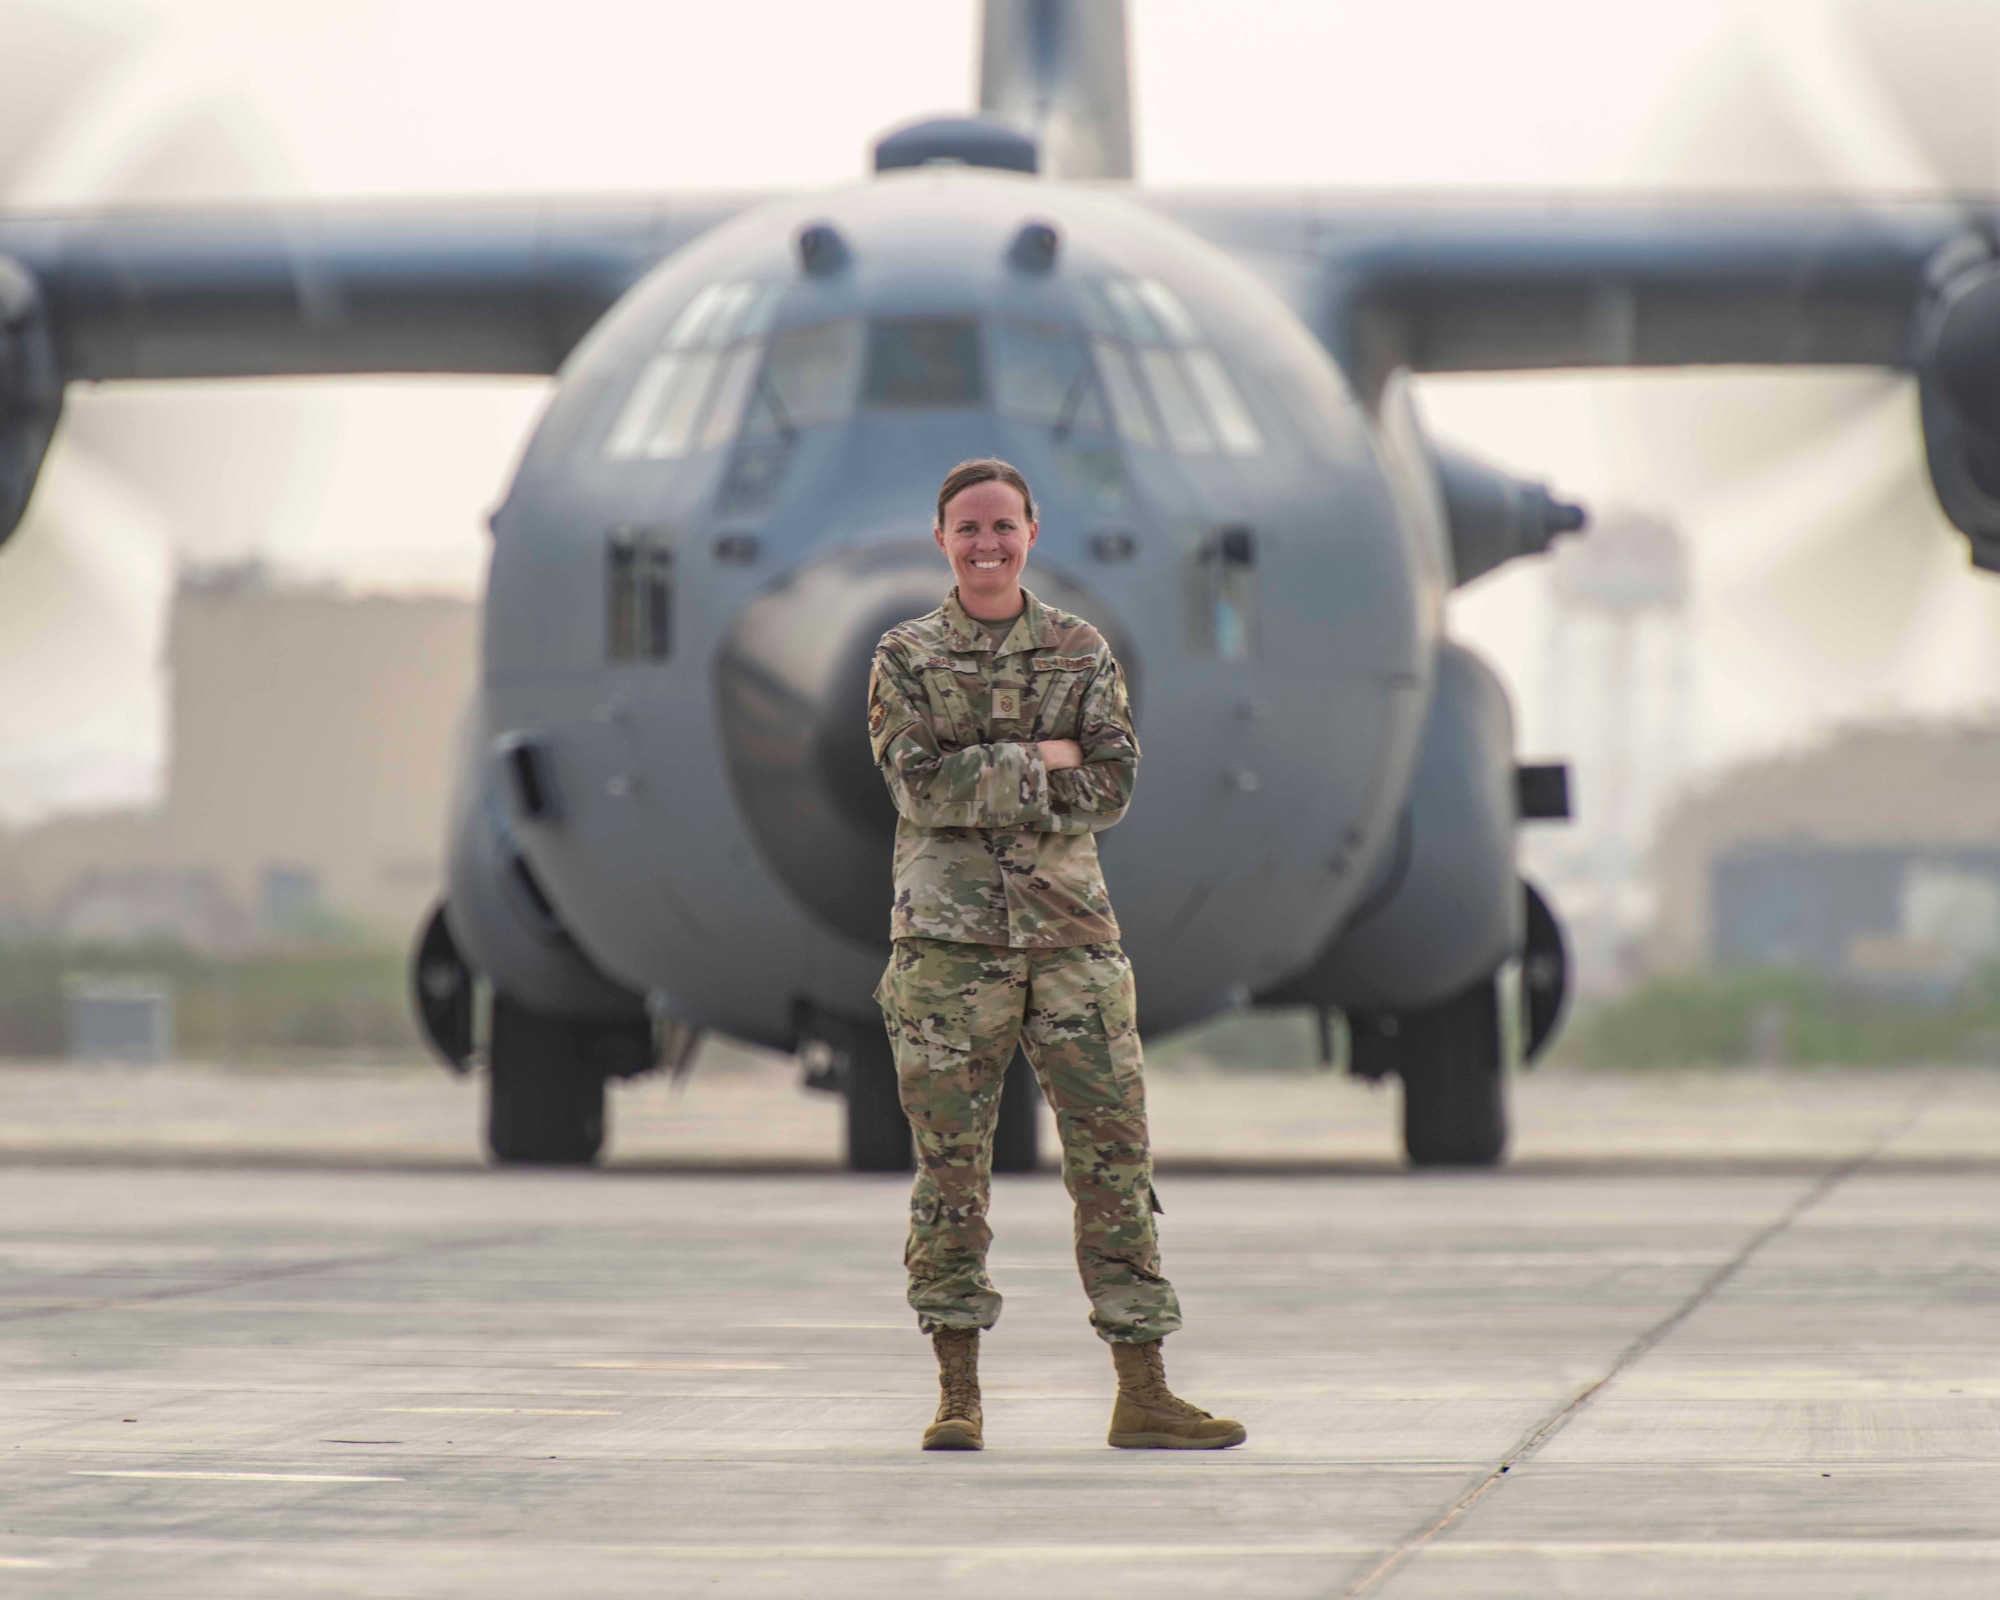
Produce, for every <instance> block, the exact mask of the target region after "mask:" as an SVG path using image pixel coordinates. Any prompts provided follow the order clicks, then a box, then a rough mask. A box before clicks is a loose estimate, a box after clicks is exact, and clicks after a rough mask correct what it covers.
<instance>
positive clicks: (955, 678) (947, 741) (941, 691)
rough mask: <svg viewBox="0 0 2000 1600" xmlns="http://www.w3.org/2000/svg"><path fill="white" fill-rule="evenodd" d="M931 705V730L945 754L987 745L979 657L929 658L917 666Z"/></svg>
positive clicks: (984, 682) (984, 689)
mask: <svg viewBox="0 0 2000 1600" xmlns="http://www.w3.org/2000/svg"><path fill="white" fill-rule="evenodd" d="M916 668H917V677H918V680H919V681H920V682H921V683H922V684H923V686H924V694H925V696H926V697H927V698H928V699H929V701H930V705H931V726H932V727H934V728H935V729H937V732H938V737H939V739H940V741H941V742H942V743H943V745H944V747H945V749H946V750H948V751H949V750H963V749H965V748H966V747H967V746H969V745H975V744H984V743H985V742H986V725H985V716H984V707H985V701H986V675H985V673H984V672H982V671H981V670H980V665H979V658H978V657H976V656H969V655H968V656H948V655H934V656H926V657H924V658H923V659H922V660H921V661H919V662H917V663H916Z"/></svg>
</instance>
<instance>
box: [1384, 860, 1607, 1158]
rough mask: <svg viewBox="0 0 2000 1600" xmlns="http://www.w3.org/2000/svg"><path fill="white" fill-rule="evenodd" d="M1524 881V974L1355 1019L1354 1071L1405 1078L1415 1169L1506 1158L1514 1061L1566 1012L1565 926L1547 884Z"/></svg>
mask: <svg viewBox="0 0 2000 1600" xmlns="http://www.w3.org/2000/svg"><path fill="white" fill-rule="evenodd" d="M1521 888H1522V893H1523V895H1524V896H1525V897H1526V907H1525V917H1524V926H1525V930H1526V939H1525V945H1524V948H1523V950H1522V954H1521V963H1520V968H1519V971H1518V973H1517V972H1516V971H1515V970H1514V969H1513V968H1511V967H1509V968H1507V969H1505V970H1503V971H1502V972H1500V973H1496V974H1494V975H1493V976H1491V977H1486V978H1481V979H1480V980H1479V981H1478V982H1476V983H1474V984H1472V985H1471V986H1470V987H1468V988H1466V989H1463V990H1461V991H1460V992H1459V993H1457V994H1455V995H1452V996H1451V997H1450V998H1449V999H1446V1000H1443V1001H1440V1002H1439V1003H1438V1004H1437V1005H1434V1006H1425V1007H1422V1008H1419V1009H1414V1010H1409V1011H1401V1012H1353V1013H1350V1014H1349V1016H1348V1029H1349V1033H1348V1039H1349V1049H1350V1051H1351V1056H1350V1066H1351V1069H1352V1070H1353V1071H1354V1073H1355V1074H1356V1075H1357V1076H1360V1077H1364V1078H1371V1079H1381V1078H1385V1077H1387V1076H1389V1075H1390V1074H1391V1073H1393V1074H1395V1075H1396V1076H1397V1077H1399V1078H1401V1079H1402V1081H1403V1149H1404V1152H1405V1153H1406V1154H1407V1155H1408V1156H1409V1159H1410V1165H1411V1166H1413V1167H1490V1166H1492V1165H1494V1164H1495V1163H1496V1162H1498V1161H1499V1159H1500V1157H1501V1155H1502V1154H1503V1153H1504V1152H1505V1151H1506V1148H1507V1088H1506V1084H1507V1072H1506V1068H1507V1065H1508V1061H1509V1058H1510V1057H1511V1056H1513V1055H1515V1054H1516V1053H1518V1055H1519V1056H1520V1058H1521V1059H1522V1060H1526V1061H1532V1060H1533V1059H1534V1058H1535V1057H1536V1056H1538V1055H1540V1054H1541V1052H1542V1050H1543V1049H1544V1048H1545V1047H1546V1045H1547V1044H1548V1042H1549V1040H1550V1038H1551V1037H1552V1036H1553V1035H1554V1033H1555V1030H1556V1024H1557V1023H1558V1021H1559V1020H1560V1019H1561V1016H1562V1008H1563V1001H1564V998H1565V996H1566V994H1567V992H1568V988H1569V956H1568V951H1567V950H1566V949H1565V948H1564V945H1563V937H1562V929H1561V926H1560V925H1559V924H1558V923H1557V921H1556V919H1555V915H1554V913H1553V912H1552V911H1551V910H1550V909H1549V905H1548V902H1547V901H1546V900H1544V899H1543V898H1542V894H1541V891H1540V890H1538V889H1537V888H1536V887H1535V886H1534V885H1533V884H1531V883H1525V882H1524V883H1523V884H1522V886H1521ZM1517 984H1518V989H1515V988H1514V986H1515V985H1517ZM1510 990H1512V991H1513V992H1510Z"/></svg>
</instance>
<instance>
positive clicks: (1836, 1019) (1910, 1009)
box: [1553, 967, 2000, 1067]
mask: <svg viewBox="0 0 2000 1600" xmlns="http://www.w3.org/2000/svg"><path fill="white" fill-rule="evenodd" d="M1553 1058H1554V1059H1555V1060H1556V1061H1558V1062H1562V1063H1565V1064H1569V1065H1575V1066H1586V1067H1689V1066H1706V1065H1718V1066H1726V1065H1735V1064H1747V1063H1758V1064H1769V1065H1776V1064H1780V1063H1788V1064H1798V1065H1801V1066H1810V1065H1819V1064H1826V1065H1855V1066H1861V1065H1878V1066H1892V1065H1900V1064H1903V1063H1907V1062H1922V1061H1991V1062H1996V1063H2000V967H1996V968H1989V969H1987V970H1986V971H1984V972H1981V973H1979V974H1977V975H1976V976H1975V977H1973V978H1971V979H1969V980H1968V981H1967V982H1966V983H1965V984H1964V985H1963V986H1962V987H1961V988H1960V989H1959V990H1958V991H1957V992H1956V993H1955V994H1949V995H1939V996H1935V997H1931V996H1924V995H1918V994H1912V993H1908V992H1893V991H1885V990H1877V989H1869V988H1863V987H1858V986H1850V985H1842V984H1836V983H1833V982H1831V981H1829V980H1828V979H1826V978H1823V977H1821V976H1819V975H1818V974H1816V973H1810V972H1795V971H1775V970H1741V971H1734V972H1705V973H1690V974H1686V975H1682V976H1676V977H1664V978H1655V979H1653V980H1652V981H1651V982H1649V983H1646V984H1643V985H1641V986H1640V987H1639V988H1636V989H1634V990H1632V991H1631V992H1630V993H1629V994H1626V995H1623V996H1621V997H1620V998H1618V999H1616V1000H1610V1001H1602V1002H1599V1003H1598V1004H1596V1005H1592V1006H1586V1007H1583V1008H1580V1009H1579V1011H1578V1013H1577V1014H1576V1015H1575V1016H1573V1017H1572V1018H1571V1019H1570V1021H1569V1024H1568V1026H1567V1027H1566V1028H1565V1029H1564V1031H1563V1033H1562V1035H1561V1036H1560V1037H1559V1038H1558V1039H1557V1041H1556V1044H1555V1048H1554V1057H1553Z"/></svg>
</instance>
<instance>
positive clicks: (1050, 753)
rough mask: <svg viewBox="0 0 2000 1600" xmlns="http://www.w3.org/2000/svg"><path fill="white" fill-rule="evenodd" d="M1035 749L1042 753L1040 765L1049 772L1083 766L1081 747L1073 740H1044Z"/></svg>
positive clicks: (1064, 770)
mask: <svg viewBox="0 0 2000 1600" xmlns="http://www.w3.org/2000/svg"><path fill="white" fill-rule="evenodd" d="M1037 748H1038V749H1039V750H1040V751H1041V752H1042V765H1043V766H1044V767H1046V768H1048V770H1049V771H1051V772H1066V771H1068V770H1069V769H1070V768H1071V767H1080V766H1082V765H1083V746H1082V745H1080V744H1078V743H1077V742H1076V741H1075V740H1074V739H1044V740H1042V741H1041V743H1040V744H1039V745H1038V746H1037Z"/></svg>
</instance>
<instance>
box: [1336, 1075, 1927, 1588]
mask: <svg viewBox="0 0 2000 1600" xmlns="http://www.w3.org/2000/svg"><path fill="white" fill-rule="evenodd" d="M1936 1093H1937V1088H1936V1086H1935V1085H1934V1084H1931V1085H1925V1086H1923V1087H1920V1088H1919V1090H1918V1092H1917V1093H1916V1094H1915V1095H1914V1096H1913V1097H1912V1098H1911V1100H1910V1102H1909V1103H1908V1104H1907V1105H1905V1106H1904V1107H1903V1108H1902V1109H1901V1112H1900V1114H1899V1115H1898V1116H1897V1117H1896V1118H1895V1119H1894V1121H1893V1122H1892V1123H1890V1124H1889V1125H1888V1126H1887V1127H1884V1128H1882V1129H1880V1130H1878V1132H1877V1134H1876V1136H1875V1138H1874V1139H1873V1140H1872V1141H1871V1142H1870V1144H1869V1145H1868V1147H1867V1148H1866V1149H1864V1150H1861V1151H1858V1152H1857V1153H1855V1154H1853V1155H1850V1156H1848V1157H1847V1158H1846V1159H1845V1160H1843V1161H1839V1162H1836V1163H1835V1164H1833V1165H1832V1166H1830V1167H1827V1168H1825V1169H1824V1170H1822V1171H1821V1173H1820V1175H1819V1177H1818V1178H1817V1179H1816V1180H1815V1181H1814V1182H1813V1183H1812V1184H1811V1185H1810V1186H1809V1187H1808V1188H1807V1189H1806V1190H1805V1192H1804V1193H1803V1194H1801V1195H1799V1196H1798V1197H1797V1198H1796V1199H1795V1200H1793V1202H1792V1203H1791V1204H1790V1205H1789V1206H1787V1207H1785V1209H1784V1210H1783V1211H1781V1212H1780V1213H1779V1214H1778V1215H1777V1216H1776V1217H1775V1218H1773V1219H1772V1220H1771V1221H1769V1222H1767V1223H1765V1224H1764V1226H1763V1227H1761V1228H1759V1229H1757V1230H1756V1231H1755V1232H1754V1233H1752V1234H1751V1235H1750V1237H1749V1238H1748V1239H1746V1240H1745V1241H1744V1243H1743V1244H1742V1246H1741V1247H1740V1248H1739V1249H1738V1250H1737V1251H1736V1253H1735V1254H1734V1255H1732V1256H1731V1257H1730V1258H1729V1259H1728V1260H1727V1261H1725V1262H1723V1263H1722V1265H1721V1266H1719V1267H1717V1268H1716V1269H1715V1270H1714V1271H1713V1272H1711V1273H1710V1274H1709V1275H1708V1276H1707V1277H1706V1278H1704V1279H1703V1280H1702V1281H1701V1283H1700V1284H1699V1285H1697V1286H1696V1288H1695V1290H1694V1292H1693V1293H1692V1294H1690V1295H1689V1296H1688V1297H1687V1298H1686V1299H1684V1300H1683V1301H1681V1303H1680V1304H1679V1305H1677V1306H1676V1307H1675V1308H1674V1309H1673V1310H1672V1311H1670V1312H1668V1313H1667V1315H1666V1316H1664V1317H1662V1318H1660V1319H1659V1321H1657V1322H1655V1323H1654V1324H1652V1326H1651V1327H1649V1328H1647V1329H1646V1330H1645V1332H1643V1333H1641V1334H1640V1335H1639V1337H1638V1338H1636V1339H1634V1340H1633V1341H1632V1342H1631V1343H1630V1344H1628V1345H1626V1346H1625V1348H1624V1349H1623V1350H1621V1351H1620V1352H1619V1354H1618V1356H1617V1358H1616V1359H1615V1360H1613V1362H1612V1363H1611V1365H1610V1366H1609V1367H1607V1368H1606V1369H1605V1370H1604V1372H1603V1373H1602V1374H1600V1375H1599V1376H1598V1377H1597V1378H1595V1379H1593V1380H1592V1381H1591V1382H1589V1383H1587V1384H1585V1385H1584V1386H1583V1387H1582V1388H1581V1389H1579V1390H1577V1392H1576V1393H1575V1394H1573V1395H1572V1396H1570V1398H1569V1399H1568V1400H1567V1401H1566V1402H1565V1403H1564V1404H1563V1405H1562V1407H1561V1408H1560V1409H1559V1410H1557V1411H1555V1412H1554V1413H1552V1414H1551V1415H1550V1416H1548V1417H1547V1418H1545V1419H1544V1420H1543V1421H1542V1422H1541V1423H1540V1424H1539V1425H1537V1426H1536V1427H1535V1428H1534V1430H1533V1431H1532V1432H1530V1433H1529V1434H1528V1435H1527V1436H1526V1437H1525V1438H1523V1439H1522V1440H1521V1441H1520V1442H1519V1443H1518V1444H1516V1445H1515V1446H1514V1448H1513V1449H1511V1450H1510V1451H1508V1452H1507V1454H1506V1455H1505V1456H1503V1457H1502V1458H1501V1459H1500V1461H1499V1462H1498V1463H1497V1464H1496V1465H1495V1466H1494V1467H1493V1468H1492V1469H1491V1470H1490V1471H1489V1472H1487V1473H1486V1475H1485V1476H1484V1477H1482V1478H1481V1479H1480V1480H1479V1481H1478V1482H1477V1483H1475V1484H1474V1485H1473V1486H1472V1487H1471V1488H1470V1489H1468V1490H1466V1492H1465V1493H1464V1494H1462V1495H1460V1496H1459V1497H1458V1498H1457V1499H1456V1500H1454V1501H1452V1502H1451V1504H1450V1505H1448V1506H1446V1507H1445V1509H1444V1510H1443V1511H1442V1512H1441V1513H1440V1514H1439V1515H1438V1516H1437V1517H1436V1518H1434V1519H1433V1520H1432V1521H1431V1522H1430V1523H1428V1524H1426V1525H1425V1526H1424V1527H1422V1528H1420V1529H1418V1530H1417V1531H1416V1532H1415V1533H1413V1534H1411V1535H1409V1536H1408V1537H1407V1538H1405V1539H1404V1540H1403V1542H1402V1543H1401V1544H1399V1545H1397V1546H1396V1547H1395V1548H1394V1549H1392V1550H1391V1551H1390V1552H1389V1553H1388V1554H1387V1555H1385V1556H1384V1557H1383V1558H1382V1559H1381V1560H1380V1561H1379V1562H1377V1563H1376V1564H1375V1565H1374V1566H1373V1567H1370V1568H1369V1569H1368V1570H1367V1571H1366V1572H1364V1573H1362V1574H1361V1575H1360V1576H1359V1577H1358V1578H1356V1579H1355V1580H1354V1582H1353V1583H1351V1584H1349V1585H1348V1586H1347V1587H1346V1588H1345V1589H1343V1590H1341V1591H1340V1600H1361V1597H1362V1596H1364V1595H1367V1594H1368V1593H1370V1592H1371V1591H1374V1590H1377V1589H1379V1588H1380V1587H1381V1586H1382V1585H1383V1584H1384V1583H1386V1582H1387V1581H1388V1579H1389V1578H1390V1577H1391V1576H1393V1575H1394V1574H1395V1573H1396V1572H1397V1571H1398V1570H1399V1569H1401V1568H1402V1567H1403V1566H1405V1565H1406V1564H1407V1563H1408V1562H1409V1560H1410V1558H1411V1557H1413V1556H1415V1555H1416V1554H1417V1553H1418V1552H1419V1551H1420V1550H1423V1549H1424V1548H1426V1547H1427V1546H1429V1545H1431V1544H1433V1543H1435V1542H1436V1541H1437V1540H1438V1539H1439V1538H1441V1537H1442V1536H1443V1535H1444V1534H1445V1533H1447V1532H1449V1531H1450V1530H1451V1528H1452V1527H1453V1526H1454V1525H1455V1524H1457V1523H1458V1522H1460V1521H1461V1520H1463V1518H1464V1517H1465V1515H1466V1513H1468V1512H1469V1511H1471V1510H1472V1508H1473V1507H1474V1506H1476V1505H1477V1504H1478V1503H1479V1502H1480V1501H1481V1500H1483V1499H1485V1498H1486V1497H1487V1496H1488V1495H1489V1494H1491V1493H1492V1492H1493V1491H1494V1490H1495V1489H1497V1488H1498V1487H1499V1486H1500V1483H1501V1481H1502V1480H1503V1479H1504V1478H1506V1477H1508V1476H1510V1475H1511V1474H1512V1473H1513V1471H1514V1469H1515V1468H1516V1467H1518V1466H1520V1465H1522V1464H1523V1463H1524V1462H1526V1461H1527V1460H1529V1459H1530V1458H1531V1457H1532V1456H1534V1455H1535V1453H1536V1452H1537V1451H1539V1450H1540V1449H1541V1448H1542V1447H1543V1446H1544V1445H1546V1444H1547V1443H1548V1442H1549V1441H1550V1440H1551V1439H1553V1438H1554V1437H1555V1436H1556V1435H1557V1434H1558V1433H1560V1432H1561V1431H1562V1430H1563V1429H1564V1428H1566V1427H1567V1426H1569V1424H1570V1423H1571V1422H1572V1421H1574V1420H1575V1419H1576V1417H1577V1416H1578V1415H1579V1414H1580V1413H1581V1412H1582V1411H1583V1410H1584V1408H1585V1407H1587V1406H1588V1405H1589V1404H1590V1402H1591V1401H1592V1400H1594V1399H1596V1398H1597V1396H1598V1395H1600V1394H1602V1393H1603V1392H1604V1390H1605V1389H1606V1388H1607V1387H1609V1386H1610V1385H1611V1384H1612V1383H1613V1382H1615V1381H1616V1380H1617V1379H1618V1378H1619V1377H1621V1376H1623V1375H1624V1374H1625V1373H1627V1372H1629V1371H1631V1370H1632V1368H1633V1367H1635V1366H1636V1365H1637V1364H1638V1363H1639V1362H1641V1361H1643V1360H1644V1359H1645V1358H1646V1357H1647V1356H1648V1355H1649V1354H1651V1353H1652V1352H1653V1351H1654V1350H1655V1349H1657V1348H1658V1347H1659V1346H1660V1344H1661V1343H1662V1342H1663V1341H1664V1340H1665V1339H1667V1338H1668V1337H1669V1336H1670V1335H1672V1333H1673V1332H1674V1330H1675V1329H1677V1328H1679V1327H1681V1326H1683V1325H1684V1324H1685V1323H1686V1322H1687V1320H1688V1319H1689V1318H1690V1317H1692V1316H1693V1315H1694V1314H1695V1313H1696V1312H1697V1311H1699V1310H1700V1309H1701V1308H1702V1307H1703V1306H1705V1305H1707V1304H1708V1303H1709V1301H1710V1300H1712V1299H1713V1298H1714V1297H1715V1295H1716V1294H1717V1292H1718V1291H1720V1290H1721V1288H1722V1287H1723V1285H1725V1284H1726V1283H1728V1282H1729V1281H1730V1280H1731V1279H1732V1278H1734V1277H1735V1276H1736V1275H1737V1274H1738V1273H1740V1272H1741V1271H1742V1270H1743V1268H1744V1267H1746V1266H1747V1265H1749V1263H1750V1262H1751V1261H1753V1260H1754V1259H1755V1258H1756V1257H1757V1255H1758V1254H1759V1253H1760V1252H1761V1251H1762V1250H1763V1249H1764V1248H1765V1246H1767V1245H1769V1244H1770V1243H1771V1242H1772V1241H1773V1240H1775V1239H1777V1238H1779V1237H1780V1236H1781V1235H1783V1234H1784V1233H1786V1232H1787V1231H1788V1230H1789V1229H1790V1228H1792V1227H1793V1225H1794V1224H1796V1223H1797V1222H1798V1221H1799V1219H1800V1218H1801V1217H1803V1216H1805V1215H1806V1213H1807V1212H1809V1211H1811V1210H1812V1209H1813V1208H1814V1207H1815V1206H1817V1205H1819V1204H1820V1203H1821V1202H1822V1201H1823V1200H1825V1199H1826V1198H1827V1196H1829V1195H1831V1194H1832V1193H1833V1192H1834V1191H1835V1190H1836V1189H1838V1188H1839V1187H1840V1186H1841V1185H1842V1184H1844V1183H1845V1182H1847V1180H1848V1179H1850V1178H1852V1177H1853V1176H1854V1175H1855V1174H1856V1173H1858V1172H1860V1171H1861V1170H1862V1168H1864V1167H1866V1166H1867V1165H1868V1164H1869V1163H1870V1162H1871V1161H1873V1160H1874V1159H1875V1158H1876V1157H1877V1156H1879V1155H1880V1154H1881V1153H1882V1152H1883V1151H1885V1150H1887V1149H1888V1148H1889V1146H1890V1145H1892V1144H1893V1143H1895V1141H1896V1140H1897V1139H1898V1138H1900V1137H1901V1136H1902V1135H1903V1134H1904V1133H1905V1132H1907V1131H1908V1130H1909V1129H1910V1128H1911V1127H1912V1126H1913V1125H1914V1124H1915V1123H1916V1121H1917V1119H1918V1117H1920V1116H1921V1115H1922V1114H1923V1111H1924V1109H1925V1107H1926V1105H1927V1104H1928V1103H1929V1101H1930V1100H1931V1099H1932V1098H1934V1097H1935V1095H1936Z"/></svg>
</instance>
